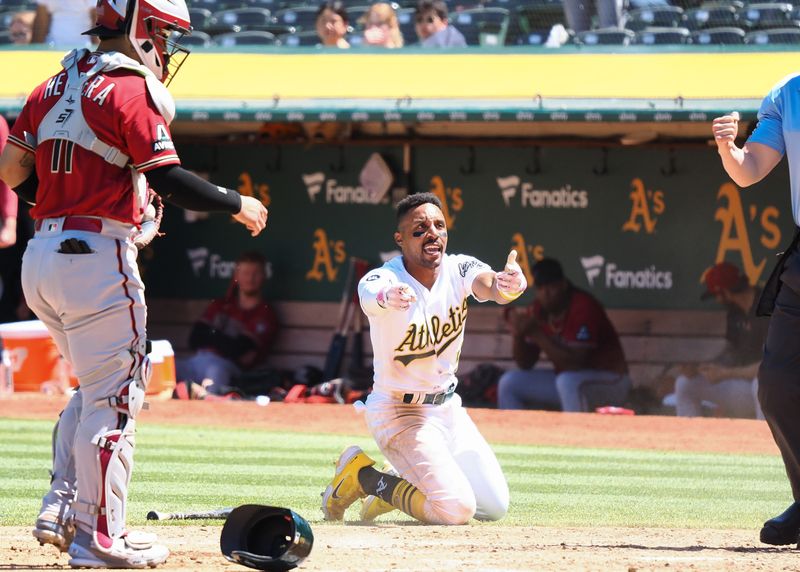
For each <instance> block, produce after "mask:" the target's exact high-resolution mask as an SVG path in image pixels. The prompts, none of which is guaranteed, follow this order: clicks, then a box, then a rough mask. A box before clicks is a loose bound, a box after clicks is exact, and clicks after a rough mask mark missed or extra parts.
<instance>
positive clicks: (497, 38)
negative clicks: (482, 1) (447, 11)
mask: <svg viewBox="0 0 800 572" xmlns="http://www.w3.org/2000/svg"><path fill="white" fill-rule="evenodd" d="M450 23H451V24H452V25H453V26H455V27H456V28H457V29H458V31H459V32H461V33H462V34H464V39H465V40H466V41H467V45H468V46H502V45H503V44H505V41H506V31H507V29H508V10H506V9H505V8H473V9H471V10H464V11H462V12H458V13H457V14H451V15H450Z"/></svg>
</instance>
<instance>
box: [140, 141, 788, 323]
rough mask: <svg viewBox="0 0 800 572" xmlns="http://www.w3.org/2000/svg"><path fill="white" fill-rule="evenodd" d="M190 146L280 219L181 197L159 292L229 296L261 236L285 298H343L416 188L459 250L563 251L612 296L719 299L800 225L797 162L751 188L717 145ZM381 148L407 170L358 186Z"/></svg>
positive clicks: (493, 257)
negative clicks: (730, 169) (352, 267)
mask: <svg viewBox="0 0 800 572" xmlns="http://www.w3.org/2000/svg"><path fill="white" fill-rule="evenodd" d="M179 147H180V151H181V154H182V157H183V160H184V164H185V166H187V167H189V168H193V169H195V170H197V171H200V172H205V173H208V174H209V176H210V177H211V179H212V180H213V181H215V182H218V183H220V184H224V185H227V186H230V187H233V188H239V190H240V191H242V192H244V193H248V194H253V195H255V196H258V197H259V198H261V199H262V200H263V201H264V202H265V203H267V204H268V206H269V208H270V218H269V224H268V227H267V230H266V231H265V232H264V233H263V234H262V235H261V236H259V237H257V238H256V239H252V238H251V237H250V236H249V235H248V233H247V232H246V231H245V230H244V229H243V228H241V227H240V226H239V225H236V224H234V223H232V222H231V221H230V220H229V219H228V218H227V217H224V216H220V215H215V216H211V217H208V218H203V217H197V216H192V215H191V213H190V215H185V214H184V213H183V212H182V211H180V210H179V209H173V208H168V211H167V215H166V221H165V224H164V230H165V231H166V234H167V236H166V237H165V238H164V239H161V240H159V241H158V242H157V245H156V247H155V248H154V249H152V250H149V251H147V252H145V253H144V254H143V257H142V258H143V266H144V271H145V273H146V282H147V285H148V291H147V293H148V296H150V297H158V298H186V297H189V298H206V297H212V296H217V295H220V294H222V293H223V292H224V291H225V289H226V287H227V285H228V283H229V280H230V276H231V270H232V265H233V260H234V259H235V258H236V256H237V254H238V253H240V252H242V251H243V250H248V249H256V250H259V251H262V252H263V253H264V254H266V256H267V257H268V258H269V260H270V263H271V268H272V274H273V276H272V279H271V281H270V283H269V287H268V293H269V294H270V296H271V297H273V298H275V299H284V300H329V301H334V300H338V299H339V297H340V295H341V287H342V282H343V279H344V276H343V274H344V271H343V270H342V269H343V268H344V267H345V263H346V259H347V257H348V256H359V257H363V258H366V259H368V260H370V261H371V262H372V263H374V264H379V263H380V260H381V257H382V256H384V257H385V256H387V255H388V254H389V253H391V252H392V251H393V250H394V244H393V240H392V232H393V229H394V214H393V210H392V201H393V200H396V199H398V198H400V197H402V196H404V195H405V193H406V192H407V189H408V188H409V187H410V188H411V189H413V190H416V191H421V190H430V191H432V192H435V193H436V194H437V195H439V196H440V198H442V200H443V202H444V204H445V205H446V208H445V212H446V216H447V218H448V220H449V222H450V227H451V232H450V243H449V251H450V252H464V253H469V254H473V255H475V256H477V257H479V258H481V259H482V260H484V261H486V262H488V263H490V264H491V265H492V266H493V267H495V268H499V267H500V266H501V264H502V263H503V261H504V260H505V257H506V254H507V252H508V250H509V249H510V248H516V249H517V250H518V251H519V253H520V255H521V256H520V260H521V261H522V265H523V267H524V268H525V269H526V271H527V270H528V269H529V268H530V265H532V264H533V263H534V262H535V260H536V259H538V258H540V257H542V256H553V257H556V258H558V259H560V260H561V261H562V263H563V264H564V267H565V270H566V272H567V274H568V276H569V277H570V278H571V279H572V280H573V282H574V283H575V284H577V285H578V286H580V287H582V288H586V289H588V290H589V291H591V292H593V293H594V294H596V295H597V296H598V297H599V298H600V299H601V300H603V301H604V302H605V303H606V304H607V306H609V307H611V308H652V309H670V308H674V309H678V308H680V309H699V308H706V309H708V307H709V306H708V304H709V303H703V302H701V301H700V299H699V297H700V294H701V293H702V291H703V289H702V286H701V284H700V279H701V276H702V274H703V271H704V270H705V269H706V268H707V267H708V266H710V265H711V264H713V263H714V262H715V261H718V260H722V259H726V260H730V261H731V262H734V263H736V264H738V265H739V266H741V267H742V268H744V269H745V271H746V272H747V275H748V276H749V277H750V279H751V281H752V282H753V283H758V282H763V281H764V280H765V279H766V277H767V274H768V272H769V269H770V267H771V264H772V260H773V259H774V254H775V253H776V252H777V251H779V250H780V248H781V245H785V244H787V243H788V241H789V240H790V239H791V234H792V231H793V228H794V224H793V222H792V216H791V206H790V202H789V190H788V170H787V169H786V166H785V163H782V164H781V165H780V166H779V167H778V168H777V169H776V172H774V173H773V174H772V175H771V177H769V178H768V180H766V181H764V182H762V183H760V184H758V185H755V186H753V187H751V188H749V189H746V190H741V189H739V188H738V187H736V186H735V185H734V184H733V183H732V182H731V181H730V180H729V178H728V177H727V175H726V174H725V173H724V171H723V170H722V168H721V166H720V162H719V159H718V157H717V154H716V150H715V149H713V148H711V147H706V146H702V145H697V146H690V147H676V148H672V149H670V148H668V147H635V148H628V147H612V148H606V147H595V148H569V147H556V146H553V147H548V146H544V147H480V146H478V147H470V146H460V145H458V144H452V145H447V146H417V147H413V148H412V150H411V153H412V159H413V165H414V168H413V176H412V177H411V180H410V181H409V180H406V179H405V178H404V175H403V173H402V166H403V148H402V147H401V146H386V147H378V146H376V147H370V146H353V147H347V146H345V147H337V146H330V147H329V146H324V147H315V148H306V147H304V146H301V145H282V146H280V147H277V146H270V145H264V146H261V145H244V144H242V145H222V146H204V145H200V144H184V145H180V146H179ZM375 152H377V153H380V154H381V156H382V157H383V158H384V159H385V160H386V161H387V163H388V164H389V165H390V166H391V167H392V170H393V171H394V173H395V183H394V185H393V188H392V189H391V191H390V192H389V193H387V195H386V196H385V197H384V199H383V200H381V201H380V202H378V203H377V204H373V203H371V202H369V198H368V197H367V193H366V192H365V191H364V189H363V188H361V187H360V186H359V183H358V180H359V173H360V171H361V169H362V167H363V166H364V164H365V162H366V161H367V160H368V158H369V156H370V155H371V154H372V153H375ZM409 183H410V185H409ZM529 296H530V294H527V295H526V298H528V297H529Z"/></svg>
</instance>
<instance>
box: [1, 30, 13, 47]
mask: <svg viewBox="0 0 800 572" xmlns="http://www.w3.org/2000/svg"><path fill="white" fill-rule="evenodd" d="M13 43H14V42H13V41H12V40H11V32H0V46H5V45H8V44H13Z"/></svg>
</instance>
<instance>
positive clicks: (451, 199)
mask: <svg viewBox="0 0 800 572" xmlns="http://www.w3.org/2000/svg"><path fill="white" fill-rule="evenodd" d="M431 192H432V193H433V194H434V195H436V196H437V197H438V198H439V200H440V201H441V202H442V214H443V215H444V220H445V222H446V223H447V228H453V225H454V224H455V222H456V213H459V212H461V209H463V208H464V200H463V199H462V198H461V194H462V193H461V189H459V188H458V187H453V188H451V187H445V186H444V181H443V180H442V178H441V177H440V176H438V175H437V176H435V177H432V178H431Z"/></svg>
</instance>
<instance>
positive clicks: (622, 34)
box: [575, 28, 636, 46]
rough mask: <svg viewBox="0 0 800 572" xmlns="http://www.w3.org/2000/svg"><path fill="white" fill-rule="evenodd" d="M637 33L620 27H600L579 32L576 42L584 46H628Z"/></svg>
mask: <svg viewBox="0 0 800 572" xmlns="http://www.w3.org/2000/svg"><path fill="white" fill-rule="evenodd" d="M635 37H636V34H634V33H633V32H632V31H631V30H620V29H619V28H598V29H596V30H586V31H584V32H578V35H577V36H576V38H575V39H576V43H578V44H582V45H584V46H627V45H629V44H632V43H633V40H634V39H635Z"/></svg>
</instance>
